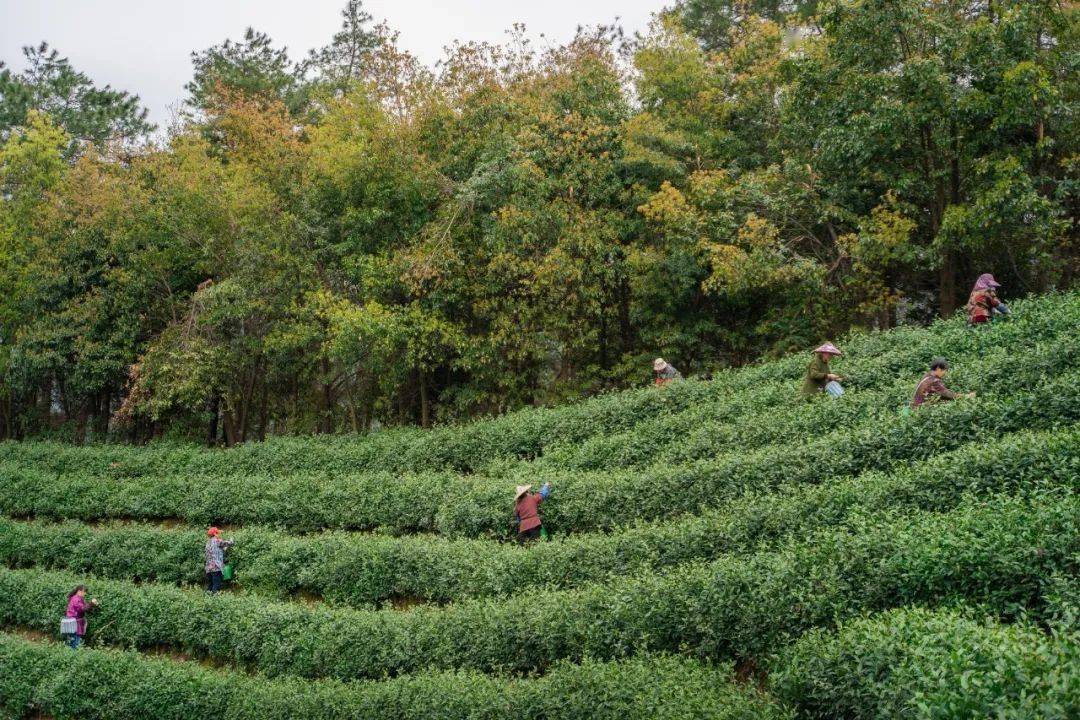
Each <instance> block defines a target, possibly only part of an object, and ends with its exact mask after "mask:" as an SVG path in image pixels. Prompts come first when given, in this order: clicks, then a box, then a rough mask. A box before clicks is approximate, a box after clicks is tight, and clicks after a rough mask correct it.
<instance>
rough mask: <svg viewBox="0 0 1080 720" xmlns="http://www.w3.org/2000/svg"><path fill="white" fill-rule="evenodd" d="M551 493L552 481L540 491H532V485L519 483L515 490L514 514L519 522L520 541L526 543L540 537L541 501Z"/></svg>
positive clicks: (545, 484)
mask: <svg viewBox="0 0 1080 720" xmlns="http://www.w3.org/2000/svg"><path fill="white" fill-rule="evenodd" d="M550 494H551V483H544V485H543V486H542V487H541V488H540V492H538V493H534V492H532V485H518V486H517V488H516V489H515V490H514V515H515V517H516V518H517V522H518V542H520V543H525V542H527V541H529V540H535V539H536V538H538V537H540V528H541V527H543V523H542V521H541V520H540V503H542V502H544V500H546V499H547V496H548V495H550Z"/></svg>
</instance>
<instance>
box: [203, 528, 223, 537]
mask: <svg viewBox="0 0 1080 720" xmlns="http://www.w3.org/2000/svg"><path fill="white" fill-rule="evenodd" d="M206 534H207V535H208V536H209V537H217V536H218V535H220V534H221V530H219V529H218V528H216V527H212V528H210V529H209V530H207V531H206Z"/></svg>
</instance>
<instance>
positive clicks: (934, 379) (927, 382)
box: [911, 358, 975, 408]
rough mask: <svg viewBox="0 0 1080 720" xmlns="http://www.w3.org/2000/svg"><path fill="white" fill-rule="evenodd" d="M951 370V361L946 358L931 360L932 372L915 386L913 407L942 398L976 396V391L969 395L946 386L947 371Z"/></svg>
mask: <svg viewBox="0 0 1080 720" xmlns="http://www.w3.org/2000/svg"><path fill="white" fill-rule="evenodd" d="M948 370H949V363H947V362H946V361H945V358H934V359H933V360H932V361H931V362H930V372H928V373H926V375H925V377H923V379H922V380H920V381H919V384H918V385H917V386H916V387H915V396H914V397H913V398H912V399H911V407H912V408H917V407H919V406H921V405H922V404H924V403H927V402H940V401H942V400H955V399H957V398H959V397H975V393H973V392H970V393H968V394H967V395H961V394H960V393H956V392H953V391H952V390H950V389H949V388H947V387H945V381H944V380H943V379H942V378H944V377H945V373H946V372H947V371H948Z"/></svg>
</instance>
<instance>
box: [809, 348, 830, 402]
mask: <svg viewBox="0 0 1080 720" xmlns="http://www.w3.org/2000/svg"><path fill="white" fill-rule="evenodd" d="M829 372H830V371H829V363H827V362H825V361H824V360H822V359H821V356H820V355H818V354H817V353H814V358H813V360H811V361H810V364H809V365H807V366H806V379H805V380H804V381H803V385H802V394H803V395H804V396H805V397H813V396H814V395H817V394H818V393H819V392H821V391H822V390H824V389H825V386H826V385H827V384H828V383H829V379H828V378H829Z"/></svg>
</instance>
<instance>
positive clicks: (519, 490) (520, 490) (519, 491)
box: [514, 485, 532, 502]
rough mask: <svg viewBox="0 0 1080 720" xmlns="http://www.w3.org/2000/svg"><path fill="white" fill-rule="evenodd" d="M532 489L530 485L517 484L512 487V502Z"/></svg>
mask: <svg viewBox="0 0 1080 720" xmlns="http://www.w3.org/2000/svg"><path fill="white" fill-rule="evenodd" d="M530 490H532V485H518V486H517V487H516V488H514V502H517V501H518V500H519V499H521V496H522V495H524V494H525V493H527V492H529V491H530Z"/></svg>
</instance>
